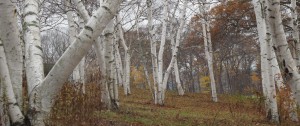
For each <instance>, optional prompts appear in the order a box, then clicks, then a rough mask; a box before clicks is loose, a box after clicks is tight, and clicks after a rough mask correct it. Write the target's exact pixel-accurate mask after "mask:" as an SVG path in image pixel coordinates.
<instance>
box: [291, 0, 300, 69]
mask: <svg viewBox="0 0 300 126" xmlns="http://www.w3.org/2000/svg"><path fill="white" fill-rule="evenodd" d="M297 9H298V7H297V5H296V0H291V17H292V20H291V22H290V23H291V27H292V36H293V42H294V43H293V44H295V47H294V48H295V49H293V50H295V62H296V65H297V67H299V66H300V43H299V30H298V12H297Z"/></svg>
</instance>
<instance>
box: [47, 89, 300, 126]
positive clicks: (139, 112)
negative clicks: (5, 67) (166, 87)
mask: <svg viewBox="0 0 300 126" xmlns="http://www.w3.org/2000/svg"><path fill="white" fill-rule="evenodd" d="M66 89H68V88H66ZM90 89H91V91H90V92H93V91H96V90H98V89H97V88H90ZM87 90H89V88H88V89H87ZM73 93H74V92H73ZM71 94H72V93H66V94H62V95H61V96H64V98H61V97H60V98H61V99H62V100H61V101H64V102H61V103H57V104H56V107H55V108H54V111H53V112H52V118H51V121H50V122H51V123H49V125H66V124H68V125H71V124H72V125H78V126H85V125H95V126H97V125H105V126H106V125H111V126H115V125H116V126H123V125H128V126H129V125H130V126H131V125H136V126H140V125H142V126H143V125H146V126H199V125H200V126H202V125H203V126H224V125H225V126H227V125H228V126H241V125H259V126H264V125H266V126H269V125H276V124H274V123H270V122H269V121H267V119H266V117H265V114H264V113H265V112H264V111H263V109H264V108H263V106H264V105H263V99H262V98H259V97H250V96H242V95H219V96H218V98H219V102H217V103H215V102H212V100H211V96H210V94H209V93H187V94H185V95H184V96H179V95H177V93H176V92H172V91H168V92H167V96H166V104H165V105H164V106H157V105H154V104H153V101H152V99H151V93H150V91H149V90H145V89H138V88H133V89H132V94H131V95H129V96H125V95H124V94H123V90H121V89H120V94H119V95H120V108H119V110H118V111H107V110H102V109H101V108H100V107H99V106H101V105H99V103H98V102H97V101H95V100H94V99H95V98H87V97H86V96H84V97H79V98H77V100H74V97H69V96H72V95H71ZM98 94H99V93H95V95H93V96H94V97H98V98H99V95H98ZM67 95H69V96H67ZM73 95H74V94H73ZM87 95H90V94H87ZM66 97H67V98H66ZM78 99H79V103H78ZM97 100H99V99H97ZM68 101H69V102H68ZM66 102H67V103H66ZM62 106H64V107H62ZM68 106H69V107H68ZM66 107H68V108H66ZM53 113H54V114H53ZM53 122H55V123H53ZM280 125H289V126H290V125H299V124H297V123H293V122H290V121H287V120H286V119H284V117H281V124H280Z"/></svg>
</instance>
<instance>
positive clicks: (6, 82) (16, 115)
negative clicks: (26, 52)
mask: <svg viewBox="0 0 300 126" xmlns="http://www.w3.org/2000/svg"><path fill="white" fill-rule="evenodd" d="M8 3H9V2H8ZM0 42H1V41H0ZM11 82H12V81H11V77H10V74H9V70H8V66H7V61H6V57H5V53H4V48H3V46H2V43H0V84H1V90H2V91H3V96H4V99H6V101H5V102H4V104H6V105H7V107H8V115H9V117H10V120H11V122H12V125H22V124H24V116H23V114H22V112H21V109H20V107H19V105H18V103H17V100H16V98H15V94H14V91H13V87H12V83H11ZM2 91H1V92H2Z"/></svg>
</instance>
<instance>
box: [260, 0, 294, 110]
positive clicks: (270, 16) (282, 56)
mask: <svg viewBox="0 0 300 126" xmlns="http://www.w3.org/2000/svg"><path fill="white" fill-rule="evenodd" d="M266 3H267V5H268V8H267V10H269V11H267V18H266V19H267V22H269V23H270V33H269V34H271V36H272V39H273V43H274V45H275V46H274V50H275V51H276V52H277V54H276V55H277V58H278V61H279V64H281V65H280V66H282V69H283V71H284V72H285V73H284V75H286V76H285V77H286V78H287V83H288V84H289V85H290V88H291V90H292V93H293V94H294V97H295V99H296V102H297V103H298V104H300V85H299V83H300V75H299V73H298V69H297V67H296V63H295V62H294V59H293V57H292V55H291V52H290V49H289V47H288V43H287V40H286V37H285V33H284V30H283V25H282V18H281V13H280V1H279V0H273V1H266Z"/></svg>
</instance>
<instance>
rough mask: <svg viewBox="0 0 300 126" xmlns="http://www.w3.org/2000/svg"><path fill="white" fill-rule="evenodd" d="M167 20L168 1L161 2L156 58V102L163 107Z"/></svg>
mask: <svg viewBox="0 0 300 126" xmlns="http://www.w3.org/2000/svg"><path fill="white" fill-rule="evenodd" d="M167 18H168V0H163V19H162V32H161V39H160V47H159V51H158V56H157V59H158V60H157V64H158V71H157V79H158V92H157V96H158V97H157V100H158V104H159V105H164V102H165V101H164V100H165V99H164V85H163V76H164V75H163V70H164V69H163V61H164V60H163V54H164V51H165V43H166V33H167Z"/></svg>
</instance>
